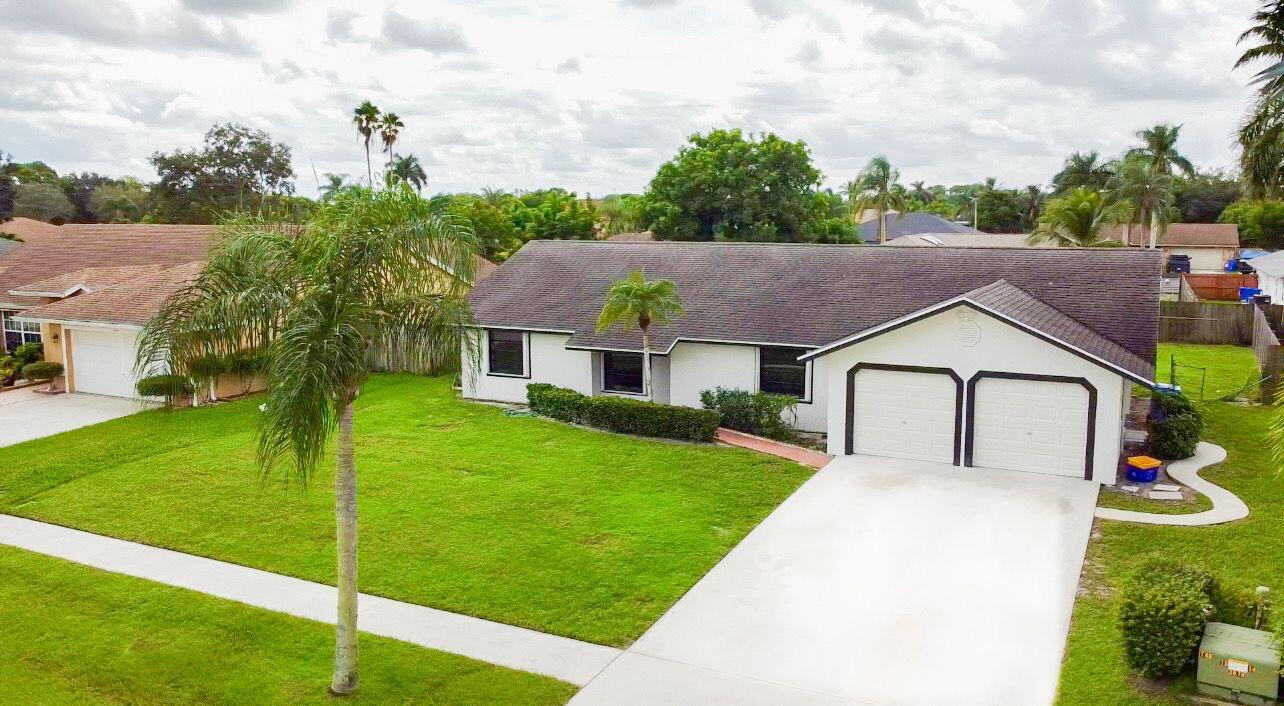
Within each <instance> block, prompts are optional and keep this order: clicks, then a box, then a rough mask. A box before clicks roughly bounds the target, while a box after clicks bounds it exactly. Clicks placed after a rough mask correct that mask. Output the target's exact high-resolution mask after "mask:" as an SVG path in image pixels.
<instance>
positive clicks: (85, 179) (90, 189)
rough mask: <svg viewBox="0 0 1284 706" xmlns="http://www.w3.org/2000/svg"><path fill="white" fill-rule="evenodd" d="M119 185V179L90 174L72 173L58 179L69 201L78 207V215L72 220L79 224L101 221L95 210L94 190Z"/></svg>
mask: <svg viewBox="0 0 1284 706" xmlns="http://www.w3.org/2000/svg"><path fill="white" fill-rule="evenodd" d="M118 183H120V180H119V179H113V178H111V177H107V176H103V175H101V174H95V173H90V172H84V173H81V174H76V173H75V172H72V173H70V174H64V175H62V176H61V177H59V178H58V185H59V186H61V187H62V191H63V193H64V194H66V195H67V199H68V200H69V201H71V203H72V205H74V206H75V207H76V215H75V216H73V217H72V220H73V221H76V222H77V223H96V222H98V221H99V220H101V219H100V218H99V216H98V213H97V211H96V210H95V209H94V203H93V196H94V190H95V189H98V188H99V187H102V186H106V185H108V184H118Z"/></svg>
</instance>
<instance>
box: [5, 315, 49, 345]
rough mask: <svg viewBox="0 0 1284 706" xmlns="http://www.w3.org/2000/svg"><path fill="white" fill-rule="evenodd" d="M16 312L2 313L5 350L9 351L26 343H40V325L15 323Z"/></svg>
mask: <svg viewBox="0 0 1284 706" xmlns="http://www.w3.org/2000/svg"><path fill="white" fill-rule="evenodd" d="M17 313H18V312H16V311H5V312H0V317H2V318H3V320H4V321H3V323H4V348H5V350H7V351H12V350H13V349H15V348H17V347H18V346H21V345H22V344H24V343H40V324H33V323H28V322H18V321H14V320H13V318H12V317H14V316H16V315H17Z"/></svg>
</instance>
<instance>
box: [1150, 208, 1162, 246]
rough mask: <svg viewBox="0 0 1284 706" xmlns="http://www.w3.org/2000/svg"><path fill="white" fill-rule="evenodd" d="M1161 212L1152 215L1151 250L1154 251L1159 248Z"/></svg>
mask: <svg viewBox="0 0 1284 706" xmlns="http://www.w3.org/2000/svg"><path fill="white" fill-rule="evenodd" d="M1159 231H1160V223H1159V211H1155V212H1154V213H1151V214H1150V248H1151V249H1152V250H1153V249H1155V248H1157V247H1159Z"/></svg>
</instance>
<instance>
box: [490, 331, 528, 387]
mask: <svg viewBox="0 0 1284 706" xmlns="http://www.w3.org/2000/svg"><path fill="white" fill-rule="evenodd" d="M487 333H488V334H489V336H490V345H489V346H487V351H488V357H489V360H488V363H489V368H488V372H489V373H490V374H491V375H511V376H513V377H526V375H527V373H526V334H524V333H522V332H521V331H495V330H491V331H488V332H487Z"/></svg>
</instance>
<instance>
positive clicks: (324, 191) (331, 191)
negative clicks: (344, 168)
mask: <svg viewBox="0 0 1284 706" xmlns="http://www.w3.org/2000/svg"><path fill="white" fill-rule="evenodd" d="M322 176H323V177H325V181H323V182H321V185H320V192H321V200H322V201H329V200H330V199H332V198H334V197H335V196H337V195H338V193H339V192H340V191H343V190H344V189H346V188H348V184H347V179H348V175H347V174H334V173H331V172H326V173H325V174H323V175H322Z"/></svg>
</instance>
